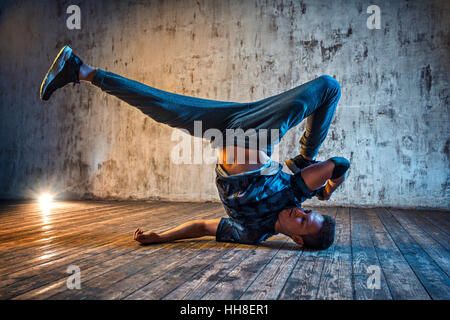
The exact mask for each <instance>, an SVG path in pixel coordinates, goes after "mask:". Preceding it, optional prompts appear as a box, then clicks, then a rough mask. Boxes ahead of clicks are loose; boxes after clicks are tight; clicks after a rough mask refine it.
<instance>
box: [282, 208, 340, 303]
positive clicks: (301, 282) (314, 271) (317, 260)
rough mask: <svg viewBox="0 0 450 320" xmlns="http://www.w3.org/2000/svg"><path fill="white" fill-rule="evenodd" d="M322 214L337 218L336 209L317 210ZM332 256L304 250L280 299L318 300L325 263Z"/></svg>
mask: <svg viewBox="0 0 450 320" xmlns="http://www.w3.org/2000/svg"><path fill="white" fill-rule="evenodd" d="M317 211H318V212H320V213H322V214H326V215H329V216H331V217H333V218H335V217H336V212H337V209H336V208H320V209H317ZM329 254H330V248H328V249H327V250H306V249H304V250H303V254H302V255H301V257H300V258H299V259H298V261H297V264H296V265H295V267H294V269H293V270H292V273H291V275H290V276H289V278H288V279H287V281H286V283H285V286H284V288H283V289H282V290H281V292H280V294H279V296H278V299H283V300H300V299H302V300H309V299H316V297H317V293H318V290H319V284H320V278H321V276H322V270H323V267H324V264H325V261H326V260H327V259H328V255H329Z"/></svg>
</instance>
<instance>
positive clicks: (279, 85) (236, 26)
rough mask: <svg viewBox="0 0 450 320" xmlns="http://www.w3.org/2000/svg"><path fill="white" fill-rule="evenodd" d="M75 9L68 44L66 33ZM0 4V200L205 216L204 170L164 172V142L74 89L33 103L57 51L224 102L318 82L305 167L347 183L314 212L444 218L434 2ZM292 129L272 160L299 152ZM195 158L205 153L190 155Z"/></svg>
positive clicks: (167, 164) (129, 112) (164, 133)
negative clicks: (330, 102) (175, 205)
mask: <svg viewBox="0 0 450 320" xmlns="http://www.w3.org/2000/svg"><path fill="white" fill-rule="evenodd" d="M71 4H77V5H79V7H80V9H81V30H68V29H67V27H66V19H67V18H68V16H69V15H68V14H67V13H66V10H67V7H68V6H69V5H71ZM370 4H371V3H370V2H367V1H361V0H354V1H316V0H308V1H286V0H285V1H281V0H280V1H262V0H253V1H219V0H216V1H209V0H201V1H188V0H186V1H31V0H30V1H2V2H1V4H0V43H1V46H2V48H1V51H0V77H1V81H0V96H1V98H0V101H1V102H0V103H1V109H0V138H1V141H0V197H1V198H29V197H34V196H35V195H36V194H38V193H39V192H41V191H42V190H45V189H50V190H51V191H52V192H54V193H57V194H58V195H59V196H61V197H69V198H75V199H83V198H112V199H129V198H132V199H155V198H161V199H169V200H218V195H217V191H216V189H215V185H214V165H212V164H203V165H200V164H197V165H175V164H174V163H173V162H171V160H170V153H171V151H172V150H173V148H174V147H175V146H176V145H177V141H171V136H172V134H173V132H174V129H171V128H169V127H167V126H165V125H161V124H158V123H156V122H155V121H153V120H152V119H150V118H147V117H146V116H144V115H143V114H142V113H141V112H140V111H138V110H136V109H134V108H132V107H130V106H127V105H126V104H124V103H122V102H120V101H119V100H118V99H116V98H114V97H110V96H108V95H106V94H104V93H102V92H101V91H100V90H99V89H98V88H96V87H93V86H90V85H88V84H86V83H83V84H81V85H79V86H75V87H73V86H72V85H70V86H68V87H66V88H64V89H62V90H61V91H59V92H57V93H55V95H54V97H52V100H51V101H50V102H48V103H42V102H41V101H40V100H39V98H38V89H39V86H40V82H41V80H42V77H43V76H44V74H45V73H46V71H47V68H48V66H49V64H50V63H51V60H52V59H53V58H54V56H55V55H56V54H57V52H58V50H59V49H60V48H61V47H62V46H63V45H64V44H70V45H71V46H72V47H73V48H74V50H75V52H76V53H78V54H79V55H80V56H81V58H82V59H83V60H84V61H86V62H88V63H90V64H93V65H94V66H98V67H101V68H103V69H106V70H108V71H112V72H115V73H118V74H121V75H124V76H127V77H129V78H132V79H135V80H138V81H141V82H144V83H146V84H148V85H150V86H153V87H156V88H158V89H162V90H166V91H171V92H175V93H179V94H185V95H190V96H196V97H200V98H208V99H217V100H228V101H237V102H248V101H256V100H259V99H263V98H265V97H269V96H271V95H275V94H278V93H280V92H282V91H285V90H288V89H290V88H293V87H295V86H297V85H300V84H302V83H304V82H306V81H309V80H311V79H313V78H315V77H317V76H320V75H322V74H329V75H332V76H333V77H335V78H336V79H337V80H338V81H339V82H340V83H341V86H342V98H341V101H340V103H339V107H338V110H337V113H336V117H335V119H334V121H333V124H332V127H331V130H330V132H329V135H328V138H327V140H326V141H325V143H324V144H323V147H322V149H321V151H320V153H319V155H318V158H319V159H326V158H328V157H331V156H337V155H339V156H344V157H347V158H349V159H350V160H351V162H352V169H351V173H350V176H349V178H348V180H347V181H346V183H345V185H343V187H342V188H341V189H340V190H339V191H337V192H336V193H335V194H334V195H333V199H332V200H331V201H328V202H319V201H316V200H312V201H310V202H309V204H320V205H354V206H378V205H380V206H395V207H433V208H448V207H449V198H450V188H449V182H450V179H449V177H450V174H449V140H450V139H449V126H448V124H449V93H450V89H449V79H448V74H449V61H450V59H449V52H450V46H449V39H450V37H449V22H448V21H450V14H449V12H450V5H449V2H448V1H444V0H442V1H438V0H433V1H377V5H378V6H379V7H380V9H381V29H379V30H369V29H368V28H367V26H366V20H367V18H368V17H369V15H370V14H367V13H366V9H367V7H368V6H369V5H370ZM303 129H304V123H302V124H300V125H299V126H298V127H296V128H294V129H293V130H291V131H290V132H289V133H288V134H287V135H286V136H285V137H284V139H283V141H282V142H281V144H280V158H281V159H284V158H286V157H289V156H294V155H296V154H297V153H298V151H299V145H298V140H299V139H300V137H301V134H302V131H303ZM203 146H204V147H205V148H207V147H209V146H208V144H207V143H204V144H203Z"/></svg>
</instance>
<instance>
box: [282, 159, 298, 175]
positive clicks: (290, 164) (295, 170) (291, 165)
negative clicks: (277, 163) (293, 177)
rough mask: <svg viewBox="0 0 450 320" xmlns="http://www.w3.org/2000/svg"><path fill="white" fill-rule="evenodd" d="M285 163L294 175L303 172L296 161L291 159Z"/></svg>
mask: <svg viewBox="0 0 450 320" xmlns="http://www.w3.org/2000/svg"><path fill="white" fill-rule="evenodd" d="M284 163H286V165H287V167H288V168H289V170H291V172H292V173H293V174H296V173H298V172H300V171H301V170H300V169H299V168H298V167H297V166H296V165H295V163H294V161H292V160H291V159H287V160H286V161H285V162H284Z"/></svg>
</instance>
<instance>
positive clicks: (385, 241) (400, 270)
mask: <svg viewBox="0 0 450 320" xmlns="http://www.w3.org/2000/svg"><path fill="white" fill-rule="evenodd" d="M378 210H380V209H370V210H363V211H361V212H360V214H362V215H364V216H365V219H366V220H367V222H368V223H369V226H370V229H369V231H370V236H371V238H372V240H373V243H374V247H375V250H376V252H377V255H378V258H379V260H380V265H381V267H382V269H383V274H384V276H385V277H386V281H387V283H388V286H389V289H390V292H391V294H392V297H393V299H396V300H407V299H413V300H429V299H430V296H429V295H428V293H427V291H426V290H425V288H424V287H423V286H422V284H421V283H420V281H419V279H417V277H416V275H415V273H414V270H413V269H411V267H410V265H409V264H408V262H407V261H406V260H405V258H404V257H403V255H402V253H401V252H400V250H399V249H398V248H397V246H396V245H395V243H394V241H393V240H392V238H391V237H390V235H389V233H388V232H387V230H386V229H385V228H384V226H383V224H382V223H381V221H380V219H379V218H378V215H377V211H378Z"/></svg>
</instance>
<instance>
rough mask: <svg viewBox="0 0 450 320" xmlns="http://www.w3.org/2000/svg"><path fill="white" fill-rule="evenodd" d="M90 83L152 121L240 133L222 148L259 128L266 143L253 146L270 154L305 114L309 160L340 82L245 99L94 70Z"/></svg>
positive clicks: (326, 80) (322, 81)
mask: <svg viewBox="0 0 450 320" xmlns="http://www.w3.org/2000/svg"><path fill="white" fill-rule="evenodd" d="M92 83H93V84H94V85H96V86H98V87H99V88H101V89H102V90H103V91H104V92H106V93H109V94H111V95H114V96H116V97H118V98H119V99H121V100H123V101H125V102H126V103H128V104H130V105H132V106H135V107H137V108H138V109H140V110H141V111H142V112H143V113H144V114H146V115H148V116H150V117H151V118H152V119H154V120H155V121H157V122H160V123H165V124H167V125H169V126H171V127H174V128H179V129H184V130H187V131H188V132H189V133H190V134H191V135H196V134H195V133H196V132H197V131H195V130H194V122H195V121H201V131H200V132H199V133H201V135H202V137H204V134H205V132H206V131H207V130H208V129H217V130H218V131H220V132H222V133H223V136H225V137H226V136H227V135H229V133H228V131H227V130H231V131H233V130H237V129H242V131H245V133H244V139H241V138H242V137H240V138H235V139H226V138H224V139H223V141H222V146H224V145H229V144H234V145H236V144H237V145H239V144H241V142H242V141H244V144H245V145H244V146H245V147H249V139H247V138H245V135H246V133H248V132H250V131H249V130H251V129H254V132H255V133H256V135H257V136H258V137H259V136H260V132H263V131H264V134H266V133H267V140H268V142H267V143H266V145H262V146H261V145H258V149H260V150H263V151H266V152H267V153H268V154H269V155H270V154H271V152H272V150H273V145H274V144H276V143H278V142H279V140H280V139H281V138H282V137H283V136H284V135H285V134H286V132H287V131H288V130H289V129H291V128H293V127H295V126H296V125H298V124H299V123H300V122H301V121H302V120H303V119H305V118H306V119H307V122H306V129H305V132H304V134H303V136H302V138H301V139H300V145H301V152H300V153H301V154H302V155H304V156H308V157H312V158H314V157H315V156H316V155H317V152H318V151H319V148H320V146H321V144H322V143H323V141H324V140H325V137H326V135H327V133H328V129H329V127H330V125H331V121H332V120H333V116H334V113H335V110H336V106H337V104H338V101H339V98H340V96H341V90H340V86H339V83H338V82H337V81H336V80H335V79H334V78H332V77H330V76H327V75H324V76H321V77H318V78H316V79H314V80H312V81H309V82H307V83H305V84H303V85H300V86H298V87H295V88H293V89H290V90H288V91H286V92H283V93H280V94H278V95H275V96H272V97H269V98H266V99H263V100H259V101H256V102H250V103H237V102H225V101H217V100H209V99H200V98H195V97H188V96H183V95H179V94H174V93H170V92H166V91H162V90H159V89H155V88H152V87H149V86H146V85H144V84H142V83H139V82H137V81H133V80H129V79H126V78H124V77H121V76H119V75H116V74H114V73H111V72H107V71H104V70H101V69H98V70H97V74H96V75H95V77H94V80H93V81H92ZM262 129H265V130H262ZM272 132H277V134H276V135H275V134H273V133H272ZM216 146H217V145H216Z"/></svg>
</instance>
